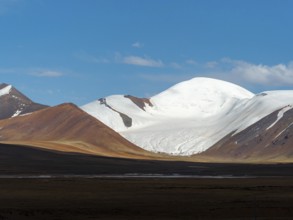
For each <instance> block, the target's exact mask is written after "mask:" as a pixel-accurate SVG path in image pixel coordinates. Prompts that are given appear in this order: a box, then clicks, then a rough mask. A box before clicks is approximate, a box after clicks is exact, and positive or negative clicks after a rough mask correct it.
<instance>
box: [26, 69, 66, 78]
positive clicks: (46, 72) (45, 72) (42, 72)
mask: <svg viewBox="0 0 293 220" xmlns="http://www.w3.org/2000/svg"><path fill="white" fill-rule="evenodd" d="M30 75H33V76H37V77H60V76H63V75H64V73H62V72H60V71H54V70H34V71H32V72H31V73H30Z"/></svg>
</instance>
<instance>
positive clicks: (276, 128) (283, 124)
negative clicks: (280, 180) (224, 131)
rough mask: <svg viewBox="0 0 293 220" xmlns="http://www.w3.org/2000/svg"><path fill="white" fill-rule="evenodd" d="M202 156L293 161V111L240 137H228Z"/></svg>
mask: <svg viewBox="0 0 293 220" xmlns="http://www.w3.org/2000/svg"><path fill="white" fill-rule="evenodd" d="M288 107H289V110H287V111H285V108H288ZM284 111H285V112H284ZM201 155H205V156H212V157H215V158H222V159H227V160H243V159H245V160H247V161H249V160H255V161H257V160H268V161H282V160H284V161H286V160H290V159H292V158H293V108H290V106H287V107H284V108H282V109H280V110H278V111H275V112H273V113H271V114H270V115H268V116H266V117H264V118H263V119H261V120H259V121H258V122H257V123H255V124H253V125H251V126H249V127H248V128H246V129H245V130H243V131H241V132H239V133H236V134H234V135H233V133H232V134H229V135H227V136H226V137H225V138H223V139H222V140H221V141H219V142H218V143H217V144H215V145H214V146H213V147H211V148H210V149H208V150H207V151H205V152H203V153H202V154H201Z"/></svg>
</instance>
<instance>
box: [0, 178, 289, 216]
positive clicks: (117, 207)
mask: <svg viewBox="0 0 293 220" xmlns="http://www.w3.org/2000/svg"><path fill="white" fill-rule="evenodd" d="M292 183H293V179H291V178H286V179H280V178H279V179H276V178H273V179H271V178H269V179H266V178H260V179H156V178H152V179H136V178H126V179H107V178H100V179H80V178H73V179H70V178H65V179H64V178H60V179H1V180H0V195H1V200H0V219H11V220H14V219H16V220H17V219H33V220H34V219H42V220H47V219H48V220H49V219H50V220H51V219H55V220H57V219H74V220H75V219H76V220H87V219H292V218H293V184H292Z"/></svg>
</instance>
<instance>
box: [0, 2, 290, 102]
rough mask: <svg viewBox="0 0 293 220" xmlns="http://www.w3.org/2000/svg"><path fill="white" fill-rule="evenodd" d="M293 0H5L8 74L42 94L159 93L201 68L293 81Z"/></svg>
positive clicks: (0, 41) (2, 21)
mask: <svg viewBox="0 0 293 220" xmlns="http://www.w3.org/2000/svg"><path fill="white" fill-rule="evenodd" d="M292 8H293V1H291V0H282V1H280V0H0V77H1V79H0V82H6V83H10V84H12V85H14V86H15V87H16V88H18V89H19V90H21V91H22V92H23V93H25V94H26V95H27V96H29V97H30V98H32V99H33V100H34V101H37V102H40V103H43V104H49V105H56V104H60V103H63V102H74V103H76V104H77V105H82V104H86V103H88V102H91V101H93V100H96V99H98V98H100V97H104V96H108V95H111V94H132V95H135V96H139V97H144V96H151V95H154V94H156V93H158V92H160V91H163V90H164V89H166V88H168V87H169V86H171V85H173V84H175V83H178V82H180V81H182V80H187V79H190V78H192V77H197V76H203V77H213V78H218V79H223V80H227V81H230V82H234V83H236V84H239V85H241V86H243V87H245V88H247V89H249V90H251V91H253V92H256V93H257V92H261V91H264V90H275V89H292V88H293V62H292V61H293V43H292V39H293V22H292V21H293V13H292Z"/></svg>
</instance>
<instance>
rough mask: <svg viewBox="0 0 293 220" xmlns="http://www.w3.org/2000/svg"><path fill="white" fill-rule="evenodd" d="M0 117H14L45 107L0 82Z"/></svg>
mask: <svg viewBox="0 0 293 220" xmlns="http://www.w3.org/2000/svg"><path fill="white" fill-rule="evenodd" d="M1 91H2V94H0V119H5V118H10V117H15V116H18V115H22V114H26V113H30V112H34V111H37V110H40V109H44V108H47V107H48V106H46V105H41V104H38V103H35V102H33V101H32V100H30V99H29V98H28V97H26V96H25V95H23V94H22V93H20V92H19V91H18V90H17V89H15V88H14V87H12V86H10V85H8V84H4V83H3V84H0V93H1Z"/></svg>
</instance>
